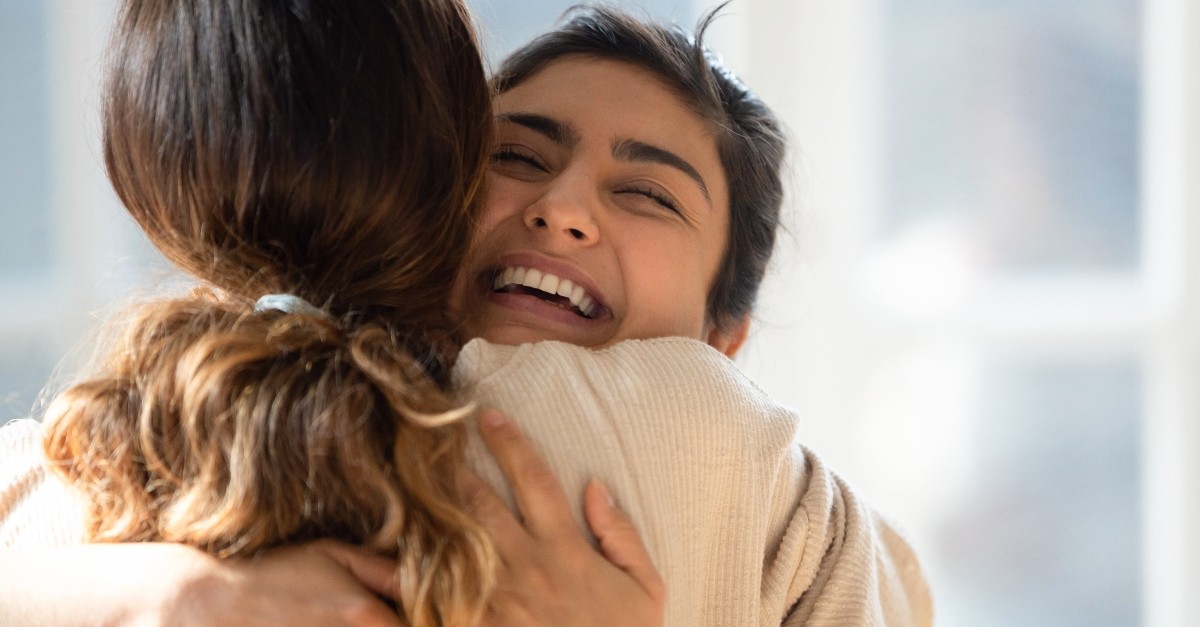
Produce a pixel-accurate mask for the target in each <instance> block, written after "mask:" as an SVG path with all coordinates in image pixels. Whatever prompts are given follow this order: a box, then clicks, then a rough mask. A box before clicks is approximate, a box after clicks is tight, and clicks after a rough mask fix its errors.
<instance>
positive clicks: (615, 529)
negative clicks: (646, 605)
mask: <svg viewBox="0 0 1200 627" xmlns="http://www.w3.org/2000/svg"><path fill="white" fill-rule="evenodd" d="M583 511H584V515H585V516H586V517H587V521H588V526H589V527H591V529H592V534H594V535H595V536H596V539H597V540H599V541H600V551H601V552H602V553H604V556H605V557H606V558H608V561H610V562H612V564H613V565H614V566H616V567H617V568H620V569H621V570H623V571H625V572H626V573H627V574H628V575H629V576H630V577H632V578H633V580H634V581H636V582H637V583H638V585H640V586H641V587H642V589H643V590H645V591H646V593H647V594H648V595H649V596H650V598H652V599H655V600H658V601H661V600H662V599H663V598H664V597H665V596H666V586H665V584H664V583H663V580H662V578H661V577H660V576H659V574H658V570H657V569H655V568H654V563H653V561H651V559H650V552H649V551H648V550H647V549H646V544H645V543H644V542H643V541H642V536H641V534H639V533H638V531H637V528H636V527H634V525H633V521H632V520H630V519H629V517H628V516H626V515H625V512H623V511H621V510H620V509H619V508H618V507H617V506H616V504H615V503H614V502H613V499H612V494H611V493H610V492H609V490H608V487H607V486H605V485H604V484H603V483H601V482H599V481H597V480H595V479H593V480H592V481H590V482H588V485H587V489H586V490H585V491H584V495H583Z"/></svg>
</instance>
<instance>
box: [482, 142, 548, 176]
mask: <svg viewBox="0 0 1200 627" xmlns="http://www.w3.org/2000/svg"><path fill="white" fill-rule="evenodd" d="M492 163H516V164H523V165H528V166H530V167H533V168H536V169H538V170H540V171H542V172H549V171H550V169H549V168H547V167H546V165H545V164H543V163H542V162H541V160H540V159H538V158H537V157H536V156H535V155H533V154H529V153H526V152H525V151H522V150H518V149H516V148H513V147H511V146H501V147H499V148H497V149H496V150H495V151H493V152H492Z"/></svg>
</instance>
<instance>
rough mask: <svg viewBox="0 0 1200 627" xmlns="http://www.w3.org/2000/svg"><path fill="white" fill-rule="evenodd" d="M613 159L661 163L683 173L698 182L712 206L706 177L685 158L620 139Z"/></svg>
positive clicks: (654, 147) (667, 151) (657, 148)
mask: <svg viewBox="0 0 1200 627" xmlns="http://www.w3.org/2000/svg"><path fill="white" fill-rule="evenodd" d="M612 154H613V157H615V158H616V159H619V160H621V161H644V162H649V163H660V164H662V165H665V166H669V167H672V168H675V169H676V170H679V171H680V172H683V173H684V174H686V175H687V176H688V178H691V179H692V180H693V181H696V183H697V184H698V185H700V191H701V192H703V194H704V200H705V201H706V202H708V205H709V206H710V207H711V206H712V196H711V195H710V194H709V193H708V185H706V184H705V183H704V177H703V176H700V171H699V170H697V169H696V168H695V166H693V165H692V164H690V163H688V162H687V160H685V159H684V158H683V157H680V156H679V155H677V154H675V153H673V152H671V151H669V150H664V149H662V148H659V147H658V146H654V145H651V144H647V143H646V142H641V141H638V140H636V139H620V140H615V141H613V147H612Z"/></svg>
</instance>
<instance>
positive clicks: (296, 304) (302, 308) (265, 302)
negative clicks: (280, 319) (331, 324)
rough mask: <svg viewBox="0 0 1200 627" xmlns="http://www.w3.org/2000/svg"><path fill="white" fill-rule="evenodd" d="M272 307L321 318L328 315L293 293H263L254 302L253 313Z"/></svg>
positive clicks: (285, 311) (268, 309)
mask: <svg viewBox="0 0 1200 627" xmlns="http://www.w3.org/2000/svg"><path fill="white" fill-rule="evenodd" d="M272 309H274V310H276V311H282V312H283V313H289V314H303V315H306V316H317V317H322V318H328V317H329V314H328V313H326V312H325V310H323V309H318V308H317V307H314V306H313V304H312V303H310V302H308V301H306V300H304V299H303V298H300V297H299V296H296V295H294V294H265V295H263V296H262V297H261V298H259V299H258V301H256V302H255V303H254V311H255V313H262V312H264V311H270V310H272Z"/></svg>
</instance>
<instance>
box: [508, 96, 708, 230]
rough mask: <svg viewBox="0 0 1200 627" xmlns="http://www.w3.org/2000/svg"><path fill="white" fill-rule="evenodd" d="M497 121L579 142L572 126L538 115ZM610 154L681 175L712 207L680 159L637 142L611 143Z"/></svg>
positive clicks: (567, 143) (696, 174) (561, 141)
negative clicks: (686, 178) (688, 180)
mask: <svg viewBox="0 0 1200 627" xmlns="http://www.w3.org/2000/svg"><path fill="white" fill-rule="evenodd" d="M496 120H497V121H499V122H511V123H513V124H516V125H518V126H523V127H525V128H527V129H529V130H531V131H533V132H535V133H537V134H539V135H542V136H543V137H545V138H547V139H549V140H550V141H552V142H554V143H556V144H558V145H560V146H564V147H566V148H574V147H575V145H576V144H578V143H579V131H577V130H575V129H574V128H573V127H572V126H571V125H569V124H565V123H563V122H560V121H558V120H555V119H554V118H550V117H546V116H544V115H539V114H537V113H521V112H514V113H503V114H500V115H498V116H496ZM612 155H613V158H614V159H617V160H620V161H638V162H646V163H658V164H662V165H665V166H668V167H672V168H675V169H676V170H679V171H680V172H683V173H684V174H686V175H687V176H688V178H690V179H692V180H693V181H695V182H696V184H697V185H699V186H700V192H701V193H703V194H704V200H705V202H707V203H708V206H710V207H711V206H712V195H711V194H710V193H709V191H708V185H707V184H706V183H705V182H704V177H703V176H700V171H699V170H697V169H696V167H695V166H693V165H692V164H690V163H688V162H687V160H686V159H684V158H683V157H680V156H679V155H677V154H675V153H673V152H671V151H669V150H666V149H663V148H659V147H658V146H655V145H653V144H647V143H646V142H643V141H638V140H636V139H617V140H613V145H612Z"/></svg>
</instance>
